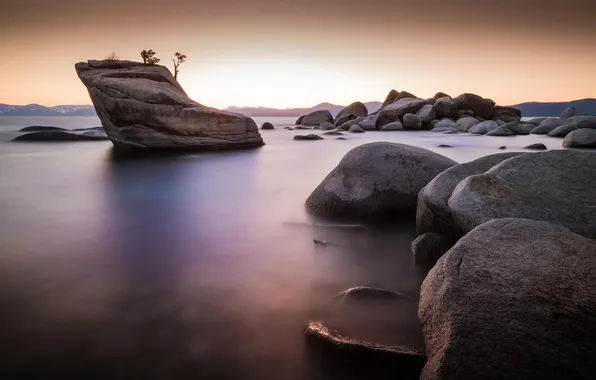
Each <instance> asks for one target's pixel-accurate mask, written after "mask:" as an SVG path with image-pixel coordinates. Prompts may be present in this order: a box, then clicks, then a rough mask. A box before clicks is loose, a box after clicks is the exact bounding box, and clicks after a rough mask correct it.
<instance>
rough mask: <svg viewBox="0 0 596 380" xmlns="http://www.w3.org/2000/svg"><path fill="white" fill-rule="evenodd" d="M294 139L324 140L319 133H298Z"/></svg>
mask: <svg viewBox="0 0 596 380" xmlns="http://www.w3.org/2000/svg"><path fill="white" fill-rule="evenodd" d="M294 140H296V141H315V140H323V138H322V137H321V136H319V135H315V134H312V133H311V134H308V135H296V136H294Z"/></svg>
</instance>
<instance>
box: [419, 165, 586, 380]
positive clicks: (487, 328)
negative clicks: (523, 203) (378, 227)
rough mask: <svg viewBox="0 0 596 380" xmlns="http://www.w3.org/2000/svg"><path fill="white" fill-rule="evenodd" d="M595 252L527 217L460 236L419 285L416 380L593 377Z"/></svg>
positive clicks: (556, 228)
mask: <svg viewBox="0 0 596 380" xmlns="http://www.w3.org/2000/svg"><path fill="white" fill-rule="evenodd" d="M527 156H533V155H527ZM520 158H521V157H520ZM594 252H596V242H595V241H594V240H591V239H587V238H585V237H582V236H579V235H577V234H575V233H573V232H572V231H570V230H568V229H567V228H564V227H561V226H558V225H554V224H549V223H545V222H539V221H534V220H527V219H516V218H507V219H496V220H491V221H489V222H487V223H485V224H482V225H480V226H479V227H477V228H476V229H474V230H473V231H472V232H470V233H469V234H467V235H466V236H464V237H463V238H462V239H461V240H460V241H459V242H458V243H457V244H456V245H455V246H454V247H453V248H452V249H451V250H449V252H447V253H446V254H445V255H444V256H443V257H442V258H441V259H440V260H439V261H438V263H437V264H436V266H435V267H434V268H433V269H432V270H431V271H430V273H429V274H428V276H427V277H426V279H425V280H424V282H423V284H422V287H421V292H420V304H419V311H418V314H419V318H420V322H421V324H422V329H423V334H424V341H425V345H426V353H427V357H428V358H427V362H426V365H425V367H424V369H423V371H422V375H421V377H420V379H422V380H430V379H442V380H456V379H457V380H467V379H503V380H505V379H506V380H532V379H541V380H560V379H591V378H593V377H594V373H596V362H595V361H594V352H596V333H595V332H594V326H595V325H596V297H595V296H594V289H595V287H596V277H595V276H594V275H593V274H594V271H595V270H596V256H595V255H594Z"/></svg>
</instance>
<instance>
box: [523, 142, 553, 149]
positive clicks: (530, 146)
mask: <svg viewBox="0 0 596 380" xmlns="http://www.w3.org/2000/svg"><path fill="white" fill-rule="evenodd" d="M524 149H532V150H547V149H548V148H547V147H546V145H544V144H542V143H536V144H530V145H528V146H525V147H524Z"/></svg>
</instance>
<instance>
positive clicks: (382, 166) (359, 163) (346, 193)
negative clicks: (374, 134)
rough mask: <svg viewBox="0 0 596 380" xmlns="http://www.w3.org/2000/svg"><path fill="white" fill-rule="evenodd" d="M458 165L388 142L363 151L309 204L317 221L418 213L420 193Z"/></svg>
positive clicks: (335, 172)
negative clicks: (334, 218)
mask: <svg viewBox="0 0 596 380" xmlns="http://www.w3.org/2000/svg"><path fill="white" fill-rule="evenodd" d="M455 164H456V162H455V161H453V160H451V159H449V158H447V157H444V156H441V155H440V154H437V153H434V152H431V151H429V150H426V149H422V148H417V147H413V146H409V145H403V144H395V143H388V142H376V143H369V144H364V145H360V146H358V147H356V148H354V149H352V150H351V151H349V152H348V153H347V154H346V155H345V156H344V158H343V159H342V160H341V161H340V163H339V165H338V166H337V167H336V168H335V169H333V170H332V171H331V173H329V175H327V177H326V178H325V179H324V180H323V182H322V183H321V184H320V185H319V186H318V187H317V188H316V189H315V191H314V192H313V193H312V194H311V195H310V196H309V197H308V199H307V200H306V206H307V208H308V210H309V211H310V212H311V213H313V214H315V215H318V216H326V217H355V218H368V217H375V216H381V215H387V214H399V213H401V212H404V211H405V212H409V211H413V210H414V209H415V208H416V200H417V197H418V192H419V191H420V189H422V188H423V187H424V186H425V185H426V184H427V183H428V182H429V181H430V180H432V179H433V178H434V177H435V176H436V175H437V174H439V173H440V172H442V171H443V170H445V169H447V168H449V167H451V166H453V165H455Z"/></svg>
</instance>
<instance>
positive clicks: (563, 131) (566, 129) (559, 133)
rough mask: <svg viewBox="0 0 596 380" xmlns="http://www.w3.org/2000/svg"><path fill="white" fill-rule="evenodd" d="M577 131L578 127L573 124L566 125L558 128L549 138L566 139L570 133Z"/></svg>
mask: <svg viewBox="0 0 596 380" xmlns="http://www.w3.org/2000/svg"><path fill="white" fill-rule="evenodd" d="M576 129H577V127H576V126H575V125H573V124H564V125H561V126H560V127H557V128H555V129H553V130H552V131H550V132H549V133H548V136H549V137H565V136H567V135H568V134H569V133H570V132H573V131H575V130H576Z"/></svg>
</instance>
